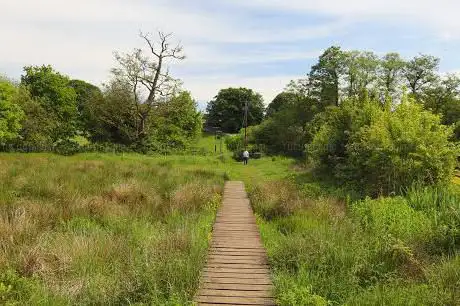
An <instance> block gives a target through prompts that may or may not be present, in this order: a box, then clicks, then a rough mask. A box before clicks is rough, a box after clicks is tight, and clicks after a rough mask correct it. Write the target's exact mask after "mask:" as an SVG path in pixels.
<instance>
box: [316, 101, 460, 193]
mask: <svg viewBox="0 0 460 306" xmlns="http://www.w3.org/2000/svg"><path fill="white" fill-rule="evenodd" d="M323 116H325V120H320V121H319V122H320V123H319V124H320V127H319V128H317V131H316V132H315V134H314V136H313V140H312V143H311V144H310V145H309V147H308V153H309V159H310V160H311V161H312V162H313V164H314V165H315V166H316V168H317V169H318V170H322V171H323V172H326V173H330V174H331V175H332V176H333V177H334V178H335V179H336V180H337V181H338V182H340V183H347V184H349V185H351V186H352V187H354V189H357V190H359V191H360V192H361V193H362V194H364V195H370V196H378V195H388V194H392V193H394V194H400V193H401V192H402V191H403V189H404V188H407V187H409V186H411V185H412V184H414V183H420V184H421V185H422V186H423V185H430V184H434V183H438V182H446V181H448V180H450V178H451V176H452V172H453V170H454V166H455V157H456V153H457V152H458V149H457V148H456V147H455V146H454V144H452V143H450V142H449V138H450V136H451V133H452V129H451V128H449V127H446V126H444V125H442V124H441V121H440V118H439V117H438V116H437V115H434V114H432V113H430V112H428V111H425V110H423V109H422V107H421V106H420V105H417V104H416V103H415V102H413V101H412V100H410V99H407V98H403V101H402V103H401V104H400V105H398V106H397V107H396V108H395V110H394V111H390V110H385V109H383V108H382V107H381V106H380V105H379V102H376V101H370V100H367V99H363V100H349V101H345V102H344V103H342V105H341V106H340V107H334V108H331V109H329V110H328V111H327V113H326V115H323Z"/></svg>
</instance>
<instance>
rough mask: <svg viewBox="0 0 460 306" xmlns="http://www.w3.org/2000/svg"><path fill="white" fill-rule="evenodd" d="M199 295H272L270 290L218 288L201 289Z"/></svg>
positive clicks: (268, 296)
mask: <svg viewBox="0 0 460 306" xmlns="http://www.w3.org/2000/svg"><path fill="white" fill-rule="evenodd" d="M198 295H199V296H228V297H263V298H270V297H271V296H272V294H271V291H270V290H258V291H246V290H219V289H201V290H200V292H199V293H198Z"/></svg>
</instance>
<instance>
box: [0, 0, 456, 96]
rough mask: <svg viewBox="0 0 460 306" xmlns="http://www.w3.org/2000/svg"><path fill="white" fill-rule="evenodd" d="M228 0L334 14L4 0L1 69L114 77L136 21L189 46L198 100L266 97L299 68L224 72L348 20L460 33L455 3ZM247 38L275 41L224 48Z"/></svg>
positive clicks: (187, 67)
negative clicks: (235, 92)
mask: <svg viewBox="0 0 460 306" xmlns="http://www.w3.org/2000/svg"><path fill="white" fill-rule="evenodd" d="M224 1H226V2H227V3H228V4H229V5H233V6H239V8H240V9H241V10H244V9H245V8H247V7H251V8H254V9H256V10H262V9H263V10H273V11H282V10H285V11H290V12H300V13H301V12H304V13H305V14H307V13H316V14H320V15H324V16H326V17H332V18H327V19H328V20H329V21H327V22H322V23H319V24H315V25H309V26H306V25H297V26H292V25H287V26H285V25H283V24H270V26H268V25H269V22H267V23H265V24H264V26H262V25H260V26H259V25H254V24H253V23H251V22H248V20H245V19H244V18H245V17H244V16H242V15H239V14H232V13H231V12H226V11H224V10H221V11H219V10H217V11H216V10H213V11H210V10H206V9H202V10H200V9H195V10H189V9H187V8H186V7H182V6H180V5H177V1H173V0H154V1H146V0H130V1H128V0H79V1H65V0H41V1H36V0H2V4H1V8H0V9H1V12H2V17H1V19H0V37H1V38H2V46H1V47H0V73H2V72H6V73H8V74H13V75H12V76H13V77H18V76H19V73H20V70H21V68H22V66H24V65H30V64H35V65H40V64H51V65H53V66H54V67H56V69H57V70H59V71H62V72H63V73H66V74H69V75H71V76H72V77H74V78H81V79H85V80H88V81H91V82H93V83H95V84H100V83H101V82H104V81H105V80H106V79H107V77H108V73H109V69H110V68H111V67H112V66H113V65H114V61H113V58H112V52H113V51H114V50H120V51H129V50H131V49H132V48H133V47H136V46H142V41H141V40H139V39H138V37H137V35H136V34H137V32H138V31H139V29H143V30H150V31H156V30H157V29H162V30H164V31H170V32H174V34H175V37H177V38H179V39H180V40H181V41H182V44H183V45H184V46H185V51H186V55H187V59H186V60H185V61H184V62H182V63H180V64H178V65H177V66H176V67H177V69H176V68H175V71H176V70H177V71H178V74H179V75H180V76H181V77H182V78H183V80H184V86H185V87H186V88H187V89H189V90H191V91H192V94H193V95H194V96H195V97H196V98H197V99H199V100H209V99H211V98H212V97H213V96H214V95H215V94H216V93H217V91H218V90H219V89H220V88H223V87H228V86H245V87H250V88H254V89H255V90H256V91H258V92H260V93H262V94H263V95H264V97H265V100H266V102H269V101H271V99H272V98H273V97H274V96H275V95H276V94H277V93H278V92H279V91H281V90H282V89H283V87H284V86H285V85H286V83H287V82H288V81H289V80H291V79H293V78H296V77H297V76H295V75H292V76H291V75H286V73H285V72H282V71H280V72H279V73H278V74H279V75H274V76H270V77H263V76H261V77H247V76H246V75H245V72H244V71H242V72H241V74H240V75H229V74H228V73H226V71H228V69H229V68H231V67H234V66H236V65H240V66H244V65H251V64H253V65H255V64H263V63H265V62H284V61H292V60H306V59H311V58H314V57H317V56H318V55H319V53H320V51H318V50H317V49H316V47H314V48H310V49H307V50H305V52H301V51H299V49H298V47H296V46H292V45H291V46H289V43H290V42H296V41H298V40H302V41H305V40H308V39H315V38H324V37H329V36H330V35H331V34H337V33H342V32H343V31H346V29H347V27H348V26H349V25H350V24H353V22H356V21H360V20H368V19H370V20H372V19H376V20H380V21H383V22H386V23H397V22H398V24H399V23H400V22H401V21H403V22H412V23H414V24H417V25H420V26H423V27H429V28H430V29H432V30H433V31H436V32H437V33H438V34H439V37H442V38H443V39H445V40H452V39H456V38H457V37H459V34H460V18H457V16H456V15H457V14H458V11H460V2H457V1H448V0H438V1H436V2H434V1H425V0H421V1H415V0H406V1H402V0H386V1H383V0H378V1H376V0H353V1H342V0H323V1H316V0H250V1H248V0H224ZM197 6H198V5H197ZM246 18H247V16H246ZM245 43H250V44H251V45H257V44H263V45H264V46H265V45H267V46H277V48H272V47H270V48H268V47H267V48H265V49H263V48H262V49H260V48H259V49H252V50H258V51H251V50H244V49H235V48H234V49H232V50H226V49H225V48H223V47H222V46H225V45H233V44H236V45H238V44H245ZM312 49H313V50H312ZM11 67H16V68H13V69H12V68H11ZM203 67H204V68H209V67H212V68H213V71H214V72H213V74H212V75H209V76H203V75H202V74H201V75H195V74H192V75H190V73H189V74H188V75H187V74H186V73H183V72H181V69H182V70H183V71H199V70H200V68H203ZM2 69H3V70H4V71H2ZM306 69H307V68H306ZM251 75H253V73H251Z"/></svg>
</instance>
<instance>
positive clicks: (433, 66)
mask: <svg viewBox="0 0 460 306" xmlns="http://www.w3.org/2000/svg"><path fill="white" fill-rule="evenodd" d="M438 66H439V58H436V57H434V56H431V55H425V54H420V55H419V56H416V57H414V58H413V59H412V60H410V61H409V62H408V63H407V64H406V66H405V67H404V72H403V73H404V77H405V78H406V80H407V83H408V85H409V88H410V89H411V91H412V94H413V95H414V96H415V97H417V98H418V96H419V94H420V93H421V90H422V89H423V88H424V87H426V86H427V85H429V84H431V83H433V82H435V81H436V79H437V75H436V72H437V70H438Z"/></svg>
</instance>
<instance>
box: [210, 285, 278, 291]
mask: <svg viewBox="0 0 460 306" xmlns="http://www.w3.org/2000/svg"><path fill="white" fill-rule="evenodd" d="M201 288H203V289H222V290H245V291H258V290H269V291H273V286H272V285H255V284H218V283H203V284H202V285H201Z"/></svg>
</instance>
